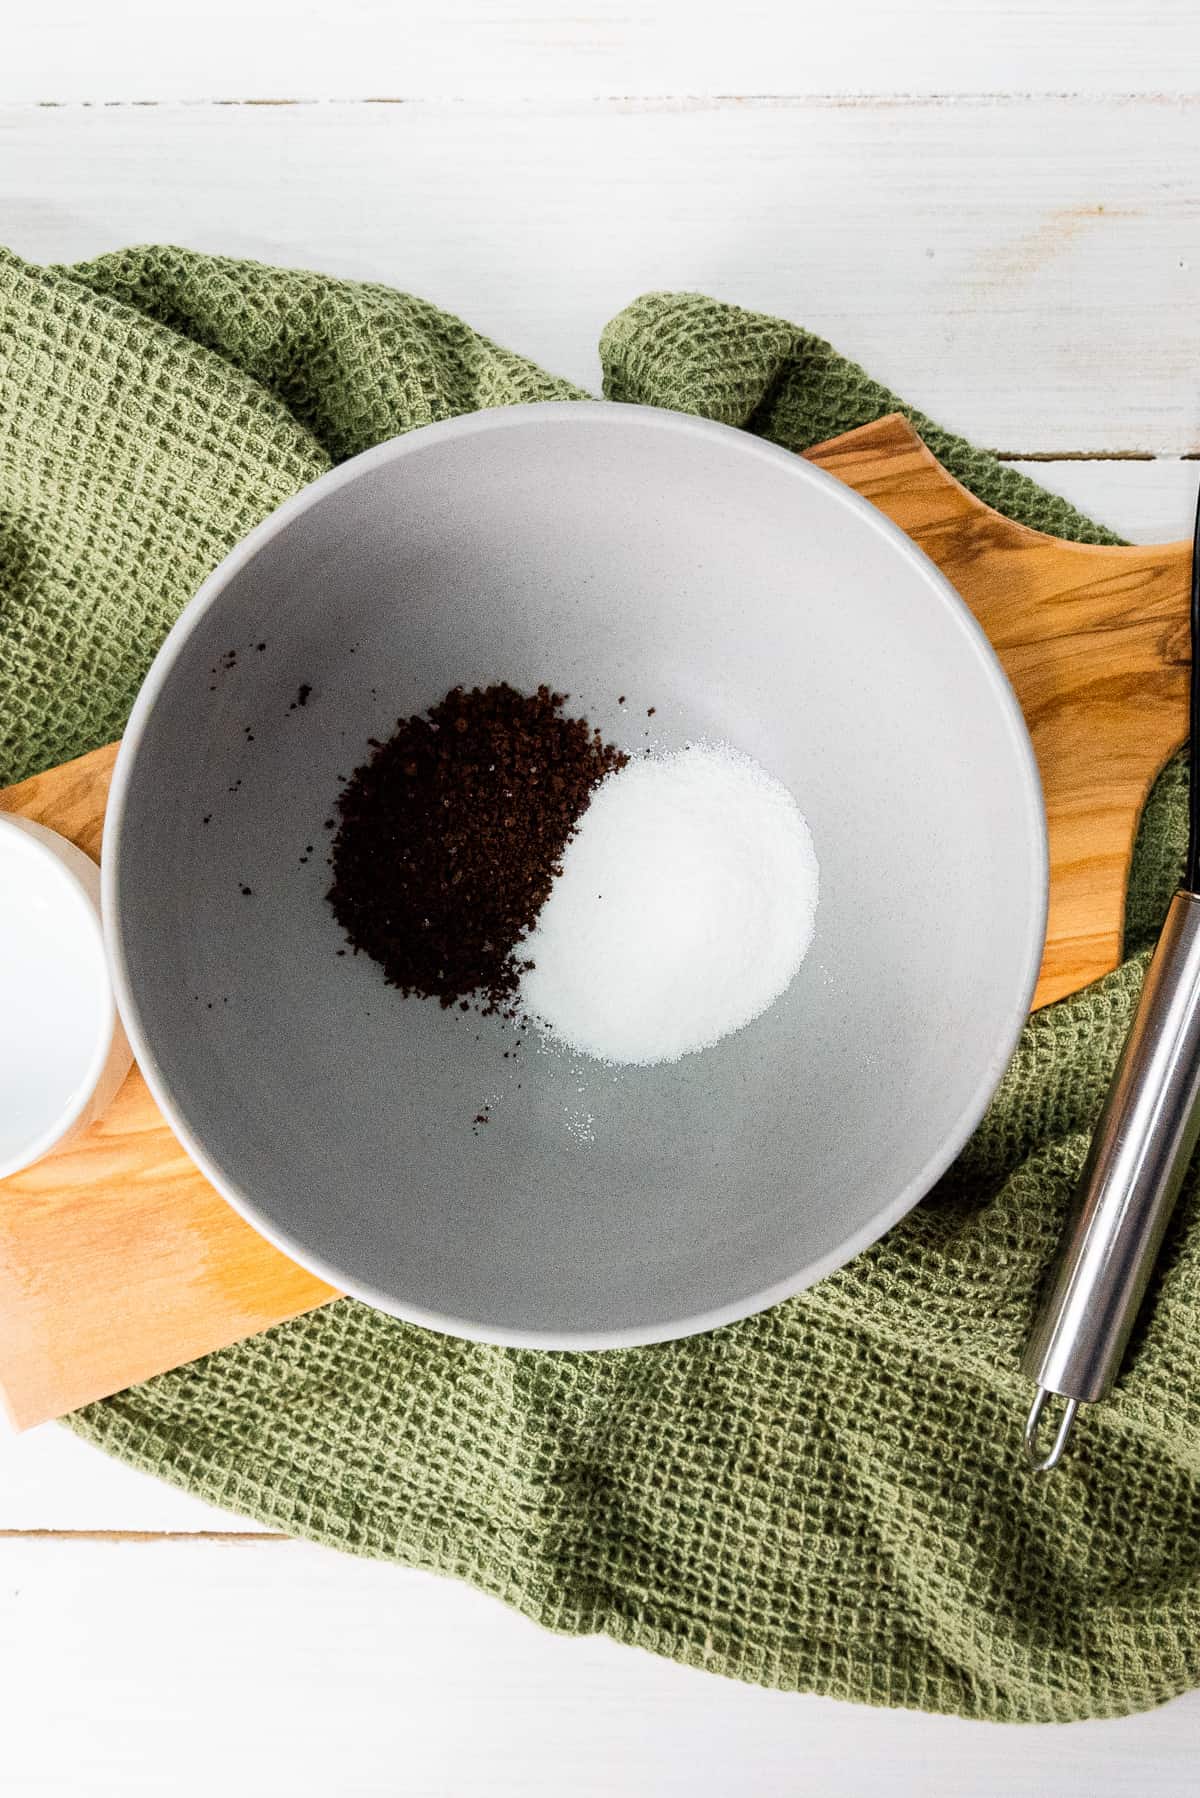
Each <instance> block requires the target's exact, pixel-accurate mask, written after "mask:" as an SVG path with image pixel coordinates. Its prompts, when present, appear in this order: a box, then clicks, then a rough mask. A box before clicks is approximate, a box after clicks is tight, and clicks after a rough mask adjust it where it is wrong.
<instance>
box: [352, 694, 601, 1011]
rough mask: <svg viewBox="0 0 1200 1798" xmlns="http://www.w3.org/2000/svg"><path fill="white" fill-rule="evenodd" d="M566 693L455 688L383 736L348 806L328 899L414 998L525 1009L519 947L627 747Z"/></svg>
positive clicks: (356, 938) (358, 774)
mask: <svg viewBox="0 0 1200 1798" xmlns="http://www.w3.org/2000/svg"><path fill="white" fill-rule="evenodd" d="M568 697H569V695H567V694H563V693H552V692H551V691H550V689H549V687H539V688H538V690H537V692H536V693H534V694H524V693H518V692H517V691H516V689H515V688H513V687H510V686H508V685H507V684H502V685H499V686H494V687H476V688H473V689H472V690H471V691H470V692H467V691H466V690H465V689H464V688H462V687H455V688H454V690H453V691H452V692H450V693H447V695H446V697H445V698H444V699H443V700H442V701H441V702H440V703H439V704H438V705H436V706H434V707H433V708H432V709H431V710H430V712H429V713H428V714H427V715H425V716H421V717H416V718H404V719H401V720H399V721H398V723H397V727H396V731H395V734H394V735H393V736H392V737H391V738H390V739H389V740H388V742H386V743H376V742H375V740H374V739H372V745H371V746H372V749H373V751H374V753H373V754H372V756H371V758H370V760H369V761H368V762H366V763H365V764H364V765H363V766H362V767H361V768H358V769H357V770H356V771H355V773H354V775H353V777H352V779H351V780H350V781H349V782H348V784H347V786H346V788H345V790H344V791H343V793H342V795H341V798H340V799H339V800H338V803H337V811H338V819H339V822H338V829H337V835H336V836H335V838H334V843H333V855H332V861H333V885H332V886H331V887H330V889H329V902H330V904H331V905H332V907H333V910H334V914H335V916H336V917H337V920H338V923H339V924H340V925H341V927H342V929H343V930H344V931H345V933H346V935H347V937H348V938H349V940H350V942H351V943H352V944H353V946H354V948H355V949H356V950H363V951H365V953H366V954H368V955H370V956H373V957H374V959H375V960H376V961H377V962H379V964H380V965H381V967H382V968H383V971H384V974H385V975H386V977H387V979H388V981H389V983H390V984H391V985H393V986H398V987H399V988H400V989H401V991H402V992H404V993H417V994H420V995H422V996H424V997H428V998H436V999H439V1000H440V1001H441V1003H442V1005H443V1006H449V1005H453V1004H455V1003H456V1002H457V1003H458V1004H460V1005H461V1006H462V1008H463V1009H464V1010H466V1009H467V1007H468V1005H469V1004H470V1001H471V999H472V998H475V999H477V1001H478V1003H479V1006H480V1009H481V1010H482V1011H483V1012H484V1013H485V1014H486V1013H491V1012H495V1011H502V1010H507V1009H509V1008H510V1006H511V1005H512V1001H513V999H514V996H515V993H516V989H517V986H518V983H519V981H520V978H521V974H522V973H523V972H524V971H525V970H526V969H527V968H528V966H529V965H530V964H529V963H526V962H522V961H521V960H520V959H519V955H518V945H519V944H520V942H521V940H522V938H523V937H524V936H526V935H527V934H528V932H529V931H530V930H531V929H532V927H533V924H534V921H535V920H536V918H537V915H538V913H539V912H540V910H541V909H542V906H543V905H544V904H545V902H546V900H547V898H548V897H549V894H550V887H551V884H552V882H553V880H554V878H555V876H556V875H557V874H559V873H560V872H561V871H562V855H563V851H564V849H565V848H566V846H567V843H568V842H569V841H570V838H571V836H572V833H573V831H574V829H575V824H576V821H577V820H578V819H579V817H580V816H581V814H582V813H583V811H584V810H585V808H586V806H587V803H588V800H589V798H590V797H591V793H592V789H593V788H594V787H595V786H596V785H597V784H598V783H599V782H600V781H601V780H603V778H604V776H605V775H606V774H608V773H611V772H612V771H613V770H614V769H617V768H621V767H623V766H624V765H625V763H626V762H627V761H628V759H629V758H628V756H626V755H624V754H623V753H622V752H621V750H619V749H616V748H614V747H613V746H612V745H611V744H608V743H605V742H604V741H603V740H602V738H601V735H600V732H599V731H598V730H593V729H592V728H591V727H590V726H589V725H588V723H587V720H586V719H584V718H568V717H565V716H564V714H563V710H562V708H563V706H564V705H565V704H566V701H567V699H568Z"/></svg>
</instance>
